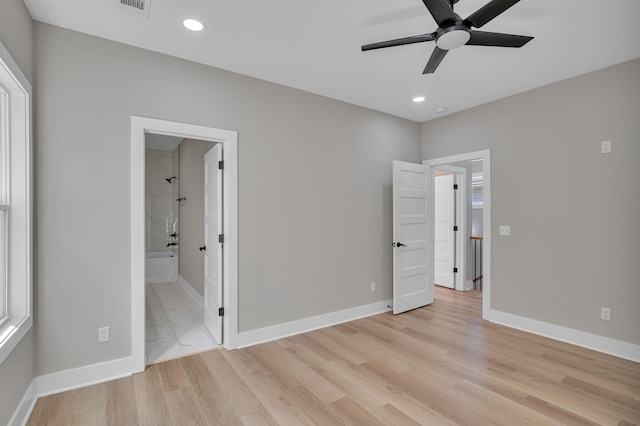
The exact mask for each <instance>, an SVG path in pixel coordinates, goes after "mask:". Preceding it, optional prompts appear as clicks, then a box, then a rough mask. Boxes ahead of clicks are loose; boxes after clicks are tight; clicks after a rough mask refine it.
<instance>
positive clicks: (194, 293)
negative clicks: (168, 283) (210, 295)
mask: <svg viewBox="0 0 640 426" xmlns="http://www.w3.org/2000/svg"><path fill="white" fill-rule="evenodd" d="M178 283H179V284H180V285H181V286H182V288H184V291H186V292H187V293H189V295H190V296H191V297H193V300H195V301H196V303H198V305H200V306H201V307H202V308H203V309H204V297H202V295H201V294H200V293H198V291H197V290H196V289H195V288H193V287H192V286H191V284H189V283H188V282H187V280H185V279H184V278H182V276H180V275H178Z"/></svg>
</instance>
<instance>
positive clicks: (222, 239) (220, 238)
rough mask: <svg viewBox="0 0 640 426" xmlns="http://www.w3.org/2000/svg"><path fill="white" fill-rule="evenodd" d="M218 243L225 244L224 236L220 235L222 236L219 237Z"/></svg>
mask: <svg viewBox="0 0 640 426" xmlns="http://www.w3.org/2000/svg"><path fill="white" fill-rule="evenodd" d="M218 242H219V243H220V244H222V243H224V234H220V235H218Z"/></svg>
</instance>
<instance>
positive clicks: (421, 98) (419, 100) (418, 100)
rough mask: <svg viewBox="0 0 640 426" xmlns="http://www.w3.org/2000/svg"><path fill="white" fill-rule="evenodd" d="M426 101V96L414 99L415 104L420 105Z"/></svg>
mask: <svg viewBox="0 0 640 426" xmlns="http://www.w3.org/2000/svg"><path fill="white" fill-rule="evenodd" d="M425 99H426V98H425V97H424V96H416V97H415V98H413V102H415V103H417V104H419V103H420V102H424V101H425Z"/></svg>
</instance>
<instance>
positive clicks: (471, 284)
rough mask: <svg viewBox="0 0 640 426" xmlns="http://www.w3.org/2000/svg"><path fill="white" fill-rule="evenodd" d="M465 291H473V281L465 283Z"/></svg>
mask: <svg viewBox="0 0 640 426" xmlns="http://www.w3.org/2000/svg"><path fill="white" fill-rule="evenodd" d="M463 290H464V291H469V290H473V280H468V281H465V282H464V287H463Z"/></svg>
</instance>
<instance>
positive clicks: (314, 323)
mask: <svg viewBox="0 0 640 426" xmlns="http://www.w3.org/2000/svg"><path fill="white" fill-rule="evenodd" d="M390 305H391V300H385V301H382V302H376V303H372V304H370V305H364V306H358V307H355V308H349V309H344V310H342V311H336V312H331V313H328V314H323V315H318V316H315V317H310V318H304V319H301V320H297V321H291V322H287V323H284V324H277V325H273V326H270V327H264V328H259V329H257V330H250V331H245V332H242V333H238V335H237V337H236V343H237V345H236V347H237V348H239V349H240V348H246V347H247V346H253V345H257V344H260V343H265V342H270V341H272V340H276V339H282V338H284V337H289V336H293V335H296V334H300V333H306V332H308V331H313V330H317V329H319V328H324V327H329V326H332V325H336V324H341V323H343V322H348V321H353V320H357V319H360V318H364V317H368V316H371V315H377V314H381V313H383V312H388V311H390V310H391V308H390V307H389V306H390Z"/></svg>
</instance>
